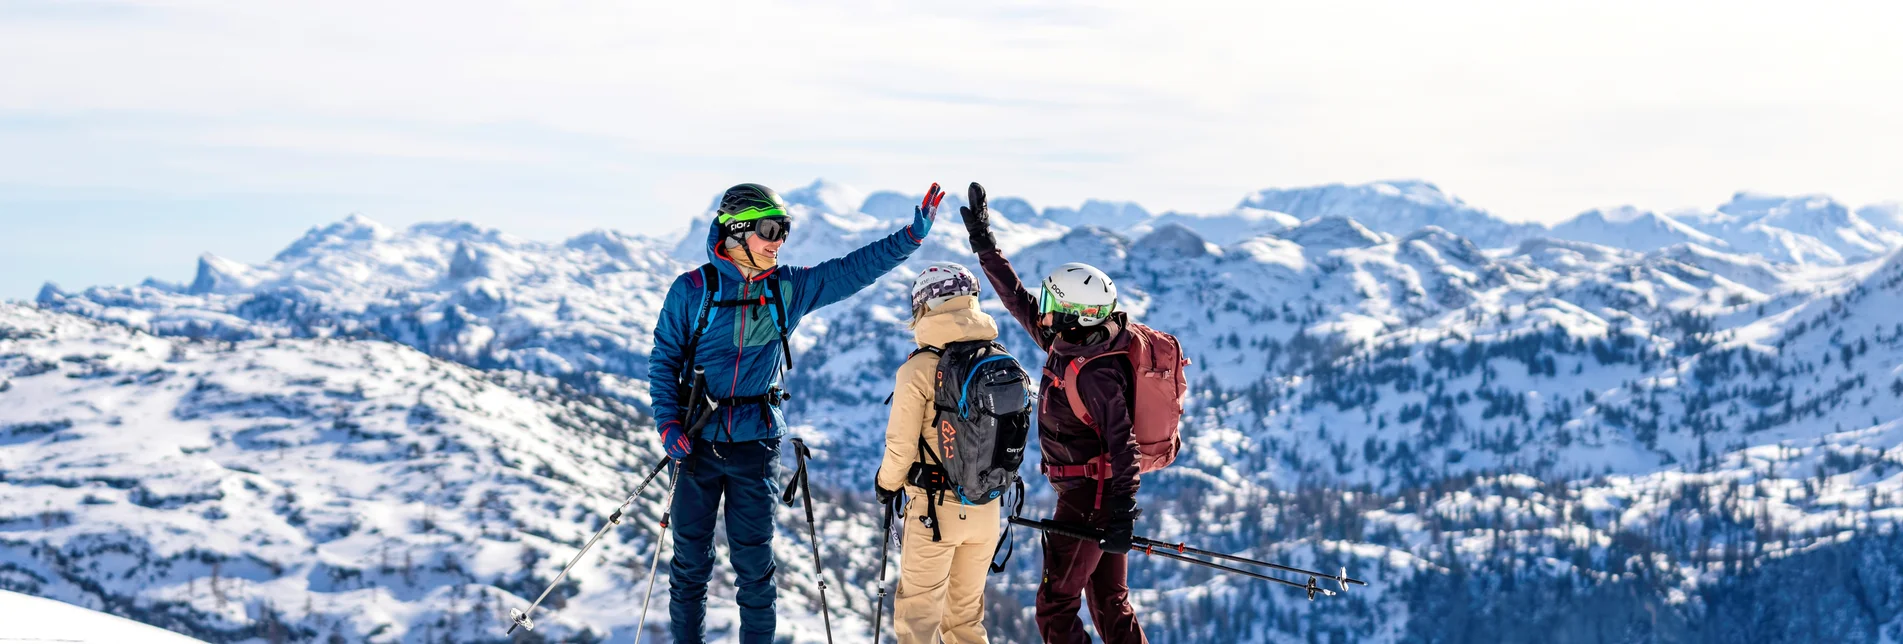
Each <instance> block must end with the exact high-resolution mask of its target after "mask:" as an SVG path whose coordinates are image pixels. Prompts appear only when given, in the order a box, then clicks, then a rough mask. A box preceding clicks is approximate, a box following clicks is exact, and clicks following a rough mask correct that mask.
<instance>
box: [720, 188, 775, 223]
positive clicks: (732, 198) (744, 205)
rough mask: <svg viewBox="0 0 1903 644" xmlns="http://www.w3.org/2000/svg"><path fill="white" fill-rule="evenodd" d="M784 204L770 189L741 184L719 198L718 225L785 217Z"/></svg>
mask: <svg viewBox="0 0 1903 644" xmlns="http://www.w3.org/2000/svg"><path fill="white" fill-rule="evenodd" d="M785 216H786V202H785V201H783V200H781V199H780V193H777V192H774V191H773V189H772V188H768V187H766V186H763V185H760V184H757V183H743V184H740V185H737V186H734V187H732V188H728V189H727V193H726V194H723V195H721V196H720V223H723V224H725V223H730V222H735V221H752V220H755V219H762V218H766V217H785Z"/></svg>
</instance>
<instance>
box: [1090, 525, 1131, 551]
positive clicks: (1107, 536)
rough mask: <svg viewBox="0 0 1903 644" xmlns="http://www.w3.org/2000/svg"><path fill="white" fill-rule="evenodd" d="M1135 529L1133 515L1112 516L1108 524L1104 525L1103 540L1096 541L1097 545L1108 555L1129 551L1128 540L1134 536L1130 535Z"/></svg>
mask: <svg viewBox="0 0 1903 644" xmlns="http://www.w3.org/2000/svg"><path fill="white" fill-rule="evenodd" d="M1135 530H1136V518H1135V517H1130V518H1112V519H1111V520H1110V524H1109V525H1106V526H1104V530H1103V540H1102V541H1098V542H1097V547H1098V548H1102V549H1103V551H1104V554H1108V555H1120V554H1124V553H1127V552H1130V541H1131V540H1132V539H1134V538H1135V537H1133V536H1131V535H1132V534H1133V533H1134V532H1135Z"/></svg>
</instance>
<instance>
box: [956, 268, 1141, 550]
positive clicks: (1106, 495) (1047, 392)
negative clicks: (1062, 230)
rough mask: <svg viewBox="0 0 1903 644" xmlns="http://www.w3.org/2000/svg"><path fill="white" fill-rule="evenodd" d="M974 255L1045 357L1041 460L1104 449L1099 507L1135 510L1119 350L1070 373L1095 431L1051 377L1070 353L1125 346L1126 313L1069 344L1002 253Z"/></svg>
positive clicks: (1067, 483)
mask: <svg viewBox="0 0 1903 644" xmlns="http://www.w3.org/2000/svg"><path fill="white" fill-rule="evenodd" d="M978 261H979V263H980V264H982V265H983V266H984V270H985V277H988V278H990V279H991V286H992V287H993V288H995V289H997V291H998V298H999V299H1001V300H1004V307H1005V308H1007V309H1010V310H1011V317H1014V318H1017V320H1018V324H1020V325H1023V327H1024V330H1025V331H1026V332H1028V333H1030V334H1031V338H1032V339H1033V340H1036V341H1037V344H1038V346H1039V347H1041V348H1043V349H1044V351H1045V353H1046V355H1048V356H1049V357H1047V358H1046V359H1045V361H1044V375H1043V377H1042V379H1041V380H1040V382H1039V384H1038V392H1039V399H1040V404H1039V405H1038V412H1037V439H1038V445H1039V446H1040V447H1042V448H1043V450H1044V463H1045V464H1047V465H1083V464H1085V463H1087V462H1089V461H1090V459H1092V458H1096V457H1097V456H1098V455H1100V454H1104V453H1106V452H1107V453H1109V455H1110V458H1109V461H1110V477H1109V478H1107V479H1105V480H1104V482H1103V507H1104V509H1106V510H1109V511H1110V513H1112V514H1119V515H1129V516H1134V514H1135V512H1136V495H1137V486H1138V485H1139V483H1140V481H1139V480H1138V478H1137V441H1136V435H1135V434H1134V433H1132V431H1131V430H1132V425H1131V407H1130V387H1131V384H1132V383H1131V375H1130V361H1129V360H1128V359H1126V358H1122V357H1111V358H1107V359H1104V360H1095V361H1092V362H1090V364H1087V365H1085V366H1084V370H1083V371H1082V372H1079V373H1078V374H1077V395H1078V397H1079V398H1080V399H1082V400H1083V402H1084V405H1085V407H1087V409H1086V411H1089V412H1090V417H1091V418H1095V419H1097V422H1098V423H1099V425H1100V426H1101V428H1102V429H1103V431H1102V432H1101V433H1099V432H1098V431H1097V430H1096V429H1093V428H1091V426H1090V425H1087V424H1085V423H1084V421H1083V420H1082V419H1079V418H1078V417H1077V414H1076V412H1073V411H1071V408H1070V401H1069V399H1068V398H1067V397H1066V396H1065V395H1064V393H1063V391H1062V390H1061V389H1059V388H1058V387H1057V384H1058V383H1057V382H1055V381H1053V380H1052V378H1051V374H1053V373H1057V374H1061V373H1064V369H1065V368H1067V367H1068V366H1070V362H1071V360H1074V359H1076V358H1079V357H1090V356H1094V355H1098V354H1101V353H1104V352H1108V351H1121V350H1126V349H1128V348H1129V346H1130V334H1128V333H1124V332H1123V329H1124V327H1125V325H1126V324H1127V321H1128V318H1127V317H1126V316H1124V314H1122V313H1114V314H1112V315H1111V316H1110V319H1109V320H1106V321H1105V322H1104V328H1105V330H1106V331H1108V332H1109V335H1110V339H1109V340H1106V341H1103V342H1098V343H1095V344H1088V345H1078V344H1072V343H1070V342H1067V341H1065V340H1064V339H1063V338H1061V337H1058V336H1057V334H1055V333H1053V332H1051V331H1050V330H1049V329H1046V328H1044V327H1043V326H1041V325H1039V324H1038V318H1039V317H1040V314H1039V312H1038V299H1037V296H1035V295H1032V294H1031V292H1030V291H1029V290H1027V289H1025V288H1024V283H1023V282H1022V281H1020V280H1018V274H1017V272H1016V271H1014V270H1012V269H1011V262H1010V261H1007V260H1005V258H1004V254H1003V253H1000V252H998V251H997V250H995V249H994V250H987V251H984V252H982V253H979V254H978ZM1051 485H1052V486H1054V487H1056V488H1057V489H1058V490H1060V491H1068V490H1073V489H1077V488H1079V487H1082V486H1085V485H1096V483H1095V482H1094V481H1091V480H1090V479H1087V478H1053V479H1051Z"/></svg>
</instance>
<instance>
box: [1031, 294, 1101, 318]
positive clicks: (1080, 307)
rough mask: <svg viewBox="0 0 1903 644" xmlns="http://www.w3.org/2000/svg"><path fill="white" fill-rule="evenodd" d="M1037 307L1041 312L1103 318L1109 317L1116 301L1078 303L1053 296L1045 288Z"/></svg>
mask: <svg viewBox="0 0 1903 644" xmlns="http://www.w3.org/2000/svg"><path fill="white" fill-rule="evenodd" d="M1038 308H1039V309H1040V311H1039V312H1041V313H1069V314H1071V315H1075V316H1077V317H1080V318H1104V317H1110V314H1111V313H1112V312H1114V311H1116V310H1117V303H1116V302H1111V303H1109V304H1078V303H1076V302H1065V301H1063V300H1060V299H1057V298H1056V297H1053V296H1052V295H1051V292H1050V291H1049V290H1048V289H1047V290H1045V291H1044V295H1043V298H1042V300H1041V301H1040V303H1039V307H1038Z"/></svg>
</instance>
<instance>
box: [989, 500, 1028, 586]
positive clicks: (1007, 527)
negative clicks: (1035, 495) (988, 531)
mask: <svg viewBox="0 0 1903 644" xmlns="http://www.w3.org/2000/svg"><path fill="white" fill-rule="evenodd" d="M1017 492H1018V503H1017V505H1016V506H1014V507H1012V508H1011V516H1014V517H1015V516H1017V515H1018V513H1019V512H1023V511H1024V479H1022V478H1020V479H1018V480H1017ZM1014 527H1017V524H1016V523H1011V522H1009V521H1007V522H1005V524H1004V536H1002V537H998V547H997V548H994V549H992V550H991V559H992V561H991V572H992V574H996V573H1001V572H1004V565H1005V564H1008V563H1011V555H1012V554H1013V553H1015V552H1017V549H1018V544H1017V543H1015V542H1013V541H1011V528H1014ZM999 550H1003V551H1004V560H1002V561H999V560H998V551H999Z"/></svg>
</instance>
